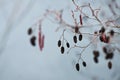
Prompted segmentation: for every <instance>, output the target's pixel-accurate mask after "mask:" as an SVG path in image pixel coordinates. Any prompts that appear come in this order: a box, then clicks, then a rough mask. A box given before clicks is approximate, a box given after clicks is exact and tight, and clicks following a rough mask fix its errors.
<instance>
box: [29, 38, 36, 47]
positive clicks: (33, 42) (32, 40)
mask: <svg viewBox="0 0 120 80" xmlns="http://www.w3.org/2000/svg"><path fill="white" fill-rule="evenodd" d="M35 41H36V37H35V36H33V37H32V38H31V39H30V43H31V45H32V46H35V45H36V43H35Z"/></svg>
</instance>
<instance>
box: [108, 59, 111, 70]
mask: <svg viewBox="0 0 120 80" xmlns="http://www.w3.org/2000/svg"><path fill="white" fill-rule="evenodd" d="M108 68H109V69H111V68H112V62H111V61H109V62H108Z"/></svg>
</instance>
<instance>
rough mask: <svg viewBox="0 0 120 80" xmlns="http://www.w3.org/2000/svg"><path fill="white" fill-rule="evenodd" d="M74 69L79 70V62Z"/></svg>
mask: <svg viewBox="0 0 120 80" xmlns="http://www.w3.org/2000/svg"><path fill="white" fill-rule="evenodd" d="M76 70H77V71H79V70H80V66H79V63H77V64H76Z"/></svg>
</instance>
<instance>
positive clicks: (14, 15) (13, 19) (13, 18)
mask: <svg viewBox="0 0 120 80" xmlns="http://www.w3.org/2000/svg"><path fill="white" fill-rule="evenodd" d="M22 2H23V1H21V0H17V1H16V2H15V4H14V7H13V9H12V12H11V14H10V16H9V18H8V20H7V21H6V30H5V31H4V33H3V35H2V38H1V40H0V43H1V45H0V54H1V53H2V52H3V51H4V49H5V47H6V45H7V41H8V40H9V35H10V33H11V31H12V30H13V28H14V25H15V24H18V22H20V21H22V19H23V18H24V17H25V15H26V14H27V13H28V12H29V11H30V9H31V8H32V7H33V4H34V2H35V1H33V0H31V1H30V2H29V3H28V5H27V7H26V8H25V9H24V10H22V12H21V14H20V16H18V13H20V11H19V10H20V9H21V8H22Z"/></svg>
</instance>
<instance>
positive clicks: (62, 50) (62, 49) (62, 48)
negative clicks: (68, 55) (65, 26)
mask: <svg viewBox="0 0 120 80" xmlns="http://www.w3.org/2000/svg"><path fill="white" fill-rule="evenodd" d="M64 51H65V49H64V47H63V46H62V47H61V53H62V54H63V53H64Z"/></svg>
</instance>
